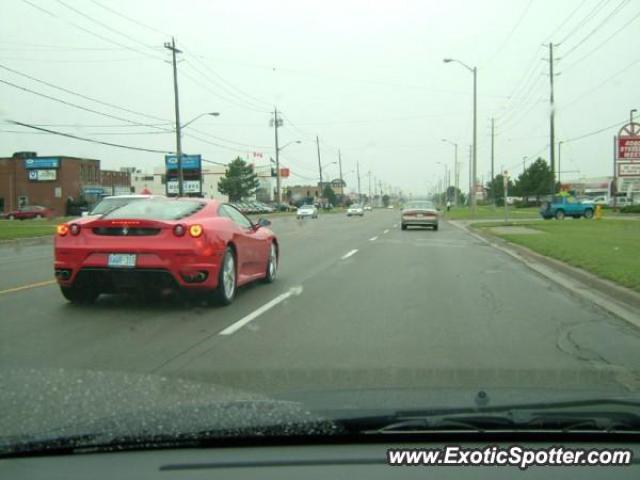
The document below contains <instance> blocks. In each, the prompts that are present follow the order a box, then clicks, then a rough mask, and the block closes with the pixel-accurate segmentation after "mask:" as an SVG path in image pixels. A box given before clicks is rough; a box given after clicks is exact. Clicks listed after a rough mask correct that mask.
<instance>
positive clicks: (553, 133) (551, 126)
mask: <svg viewBox="0 0 640 480" xmlns="http://www.w3.org/2000/svg"><path fill="white" fill-rule="evenodd" d="M553 76H554V74H553V42H549V86H550V93H549V107H550V113H549V164H550V165H549V166H550V167H551V194H552V195H553V194H554V193H556V192H555V189H556V179H555V164H556V163H555V160H556V158H555V157H556V139H555V137H556V129H555V105H554V98H553Z"/></svg>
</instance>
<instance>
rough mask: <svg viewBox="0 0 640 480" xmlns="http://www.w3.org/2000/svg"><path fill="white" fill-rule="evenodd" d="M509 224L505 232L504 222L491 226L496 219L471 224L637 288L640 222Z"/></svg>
mask: <svg viewBox="0 0 640 480" xmlns="http://www.w3.org/2000/svg"><path fill="white" fill-rule="evenodd" d="M512 225H513V226H515V227H516V229H518V232H517V233H516V229H514V233H513V234H510V233H508V230H509V227H508V226H507V227H506V228H500V230H496V228H495V227H498V226H500V227H504V224H499V223H498V222H496V223H495V224H475V225H472V226H473V228H476V229H480V230H482V231H484V232H487V233H490V234H492V235H495V236H498V237H500V238H503V239H505V240H507V241H509V242H512V243H515V244H518V245H522V246H524V247H527V248H530V249H531V250H534V251H536V252H538V253H540V254H542V255H545V256H547V257H552V258H555V259H558V260H561V261H563V262H566V263H568V264H570V265H573V266H575V267H579V268H582V269H584V270H587V271H589V272H591V273H594V274H595V275H597V276H599V277H601V278H605V279H607V280H611V281H613V282H616V283H618V284H620V285H623V286H625V287H629V288H632V289H634V290H636V291H640V255H639V254H638V245H640V222H629V221H624V220H608V221H596V220H585V219H581V220H566V221H556V220H549V221H546V222H535V223H534V222H531V223H526V222H517V223H514V224H512ZM522 227H525V228H524V229H523V228H522ZM527 230H529V232H528V233H527Z"/></svg>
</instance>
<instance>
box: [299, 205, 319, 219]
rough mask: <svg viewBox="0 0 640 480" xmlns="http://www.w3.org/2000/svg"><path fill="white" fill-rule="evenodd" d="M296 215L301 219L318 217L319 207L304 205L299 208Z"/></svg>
mask: <svg viewBox="0 0 640 480" xmlns="http://www.w3.org/2000/svg"><path fill="white" fill-rule="evenodd" d="M296 217H297V218H298V219H299V220H300V219H303V218H305V217H311V218H318V208H317V207H316V206H315V205H302V206H301V207H300V208H298V212H297V213H296Z"/></svg>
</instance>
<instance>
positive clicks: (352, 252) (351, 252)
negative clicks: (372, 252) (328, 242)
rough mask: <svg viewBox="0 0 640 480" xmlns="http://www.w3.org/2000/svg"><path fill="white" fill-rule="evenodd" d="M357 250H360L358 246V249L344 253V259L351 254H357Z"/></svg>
mask: <svg viewBox="0 0 640 480" xmlns="http://www.w3.org/2000/svg"><path fill="white" fill-rule="evenodd" d="M357 251H358V249H357V248H356V249H354V250H351V251H350V252H349V253H346V254H344V255H343V256H342V260H346V259H347V258H349V257H350V256H351V255H353V254H355V253H356V252H357Z"/></svg>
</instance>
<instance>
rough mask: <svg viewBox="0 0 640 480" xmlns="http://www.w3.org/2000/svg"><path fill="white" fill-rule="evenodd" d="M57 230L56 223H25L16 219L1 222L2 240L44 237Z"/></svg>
mask: <svg viewBox="0 0 640 480" xmlns="http://www.w3.org/2000/svg"><path fill="white" fill-rule="evenodd" d="M55 231H56V227H55V225H51V224H39V225H29V224H27V225H24V222H20V223H17V222H15V221H13V222H10V221H7V222H5V221H2V222H1V223H0V240H13V239H15V238H29V237H43V236H47V235H53V234H54V233H55Z"/></svg>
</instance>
